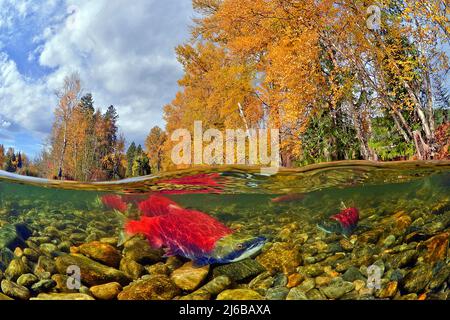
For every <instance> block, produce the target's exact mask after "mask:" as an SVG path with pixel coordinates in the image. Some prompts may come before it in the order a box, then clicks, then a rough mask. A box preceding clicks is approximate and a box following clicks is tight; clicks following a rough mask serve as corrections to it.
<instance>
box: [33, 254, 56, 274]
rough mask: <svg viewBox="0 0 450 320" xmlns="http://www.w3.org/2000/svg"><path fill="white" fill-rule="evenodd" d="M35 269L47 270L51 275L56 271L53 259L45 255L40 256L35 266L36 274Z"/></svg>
mask: <svg viewBox="0 0 450 320" xmlns="http://www.w3.org/2000/svg"><path fill="white" fill-rule="evenodd" d="M36 269H40V270H39V271H40V272H48V273H50V274H51V275H52V274H55V273H56V272H57V270H56V264H55V261H54V260H53V259H51V258H49V257H46V256H40V257H39V259H38V262H37V265H36V268H35V274H36V271H37V270H36Z"/></svg>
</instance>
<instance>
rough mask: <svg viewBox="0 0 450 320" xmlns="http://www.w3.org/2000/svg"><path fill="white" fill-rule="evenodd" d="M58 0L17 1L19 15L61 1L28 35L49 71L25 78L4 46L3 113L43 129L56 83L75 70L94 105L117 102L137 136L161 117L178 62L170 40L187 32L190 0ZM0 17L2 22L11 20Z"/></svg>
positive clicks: (34, 56) (0, 66)
mask: <svg viewBox="0 0 450 320" xmlns="http://www.w3.org/2000/svg"><path fill="white" fill-rule="evenodd" d="M61 1H62V0H47V1H46V3H47V9H46V6H41V7H40V8H39V9H37V8H33V6H32V5H31V3H32V2H31V0H28V1H26V0H21V1H16V4H17V6H16V9H15V10H16V15H18V16H20V15H25V16H26V15H29V14H30V12H32V10H35V11H34V14H41V15H45V14H49V12H52V10H50V9H48V8H50V7H52V8H55V7H58V6H60V10H59V11H58V14H57V15H55V14H52V15H51V16H48V17H47V18H45V17H44V19H42V20H44V21H47V24H46V25H43V26H39V28H38V29H39V33H37V34H34V35H31V36H30V42H32V43H34V44H35V49H34V50H33V51H32V52H28V53H27V55H26V56H27V57H28V59H29V61H35V62H36V63H39V64H40V65H41V66H43V67H48V68H51V70H52V72H51V73H49V74H48V75H46V76H45V77H43V78H41V79H27V78H25V77H24V76H23V75H21V74H20V73H19V71H18V68H17V65H16V64H15V63H14V61H13V60H12V59H11V57H8V56H5V55H4V54H3V55H2V56H1V59H0V115H3V116H4V117H6V118H7V119H9V120H11V121H12V122H14V123H18V124H20V125H21V126H22V127H24V128H27V129H29V130H35V131H47V132H48V131H49V128H50V125H51V118H52V114H53V106H54V105H55V101H54V95H53V92H54V90H55V89H57V88H58V87H59V86H60V85H61V83H62V80H63V78H64V76H66V75H67V74H69V73H71V72H73V71H79V73H80V74H81V77H82V80H83V83H84V87H85V91H86V92H92V94H93V95H94V100H95V103H96V106H97V107H102V108H105V107H107V106H109V105H111V104H113V105H115V106H116V107H117V109H118V112H119V115H120V121H119V125H120V127H121V129H122V131H123V132H124V133H125V135H126V137H127V138H128V140H135V139H137V140H139V142H142V140H143V139H144V138H145V135H146V134H147V133H148V131H149V130H150V128H151V127H152V126H153V125H163V122H162V117H161V116H162V107H163V106H164V104H167V103H169V102H170V101H171V100H172V98H173V97H174V94H175V92H176V90H177V82H176V81H177V79H178V78H179V77H180V76H181V66H180V65H179V64H178V62H177V61H176V57H175V53H174V47H175V46H176V45H178V44H180V43H182V42H183V41H184V40H185V39H186V38H187V34H188V25H189V24H190V18H191V16H192V9H191V0H167V1H157V0H134V1H125V0H96V1H91V0H78V1H70V0H67V1H63V3H62V6H61V3H60V2H61ZM2 2H4V0H0V8H2ZM74 6H75V7H74ZM74 8H76V10H73V9H74ZM71 13H72V14H71ZM1 17H2V16H0V24H1V23H8V22H7V21H6V22H2V18H1ZM0 30H1V29H0ZM0 50H1V47H0Z"/></svg>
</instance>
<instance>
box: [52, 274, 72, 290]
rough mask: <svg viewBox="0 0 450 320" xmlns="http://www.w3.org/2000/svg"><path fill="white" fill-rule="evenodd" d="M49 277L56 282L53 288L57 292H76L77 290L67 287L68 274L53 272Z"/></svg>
mask: <svg viewBox="0 0 450 320" xmlns="http://www.w3.org/2000/svg"><path fill="white" fill-rule="evenodd" d="M51 279H52V280H53V281H55V282H56V286H55V289H56V290H57V291H58V292H62V293H77V292H79V291H78V290H76V289H69V288H67V280H68V279H69V277H68V276H66V275H63V274H54V275H53V276H52V277H51Z"/></svg>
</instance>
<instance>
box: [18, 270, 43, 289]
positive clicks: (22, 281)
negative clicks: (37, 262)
mask: <svg viewBox="0 0 450 320" xmlns="http://www.w3.org/2000/svg"><path fill="white" fill-rule="evenodd" d="M38 281H39V279H38V277H36V276H35V275H34V274H32V273H25V274H23V275H21V276H20V277H19V278H18V279H17V284H19V285H21V286H24V287H27V288H29V287H31V286H32V285H33V284H35V283H36V282H38Z"/></svg>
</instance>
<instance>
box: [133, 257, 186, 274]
mask: <svg viewBox="0 0 450 320" xmlns="http://www.w3.org/2000/svg"><path fill="white" fill-rule="evenodd" d="M124 259H127V258H124ZM132 261H134V260H132ZM181 265H182V264H181ZM181 265H179V266H178V267H181ZM144 268H145V270H147V272H148V274H164V275H166V276H168V275H169V274H170V273H171V268H170V267H168V266H167V263H162V262H158V263H155V264H153V265H151V266H145V267H144ZM172 271H173V270H172Z"/></svg>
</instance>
